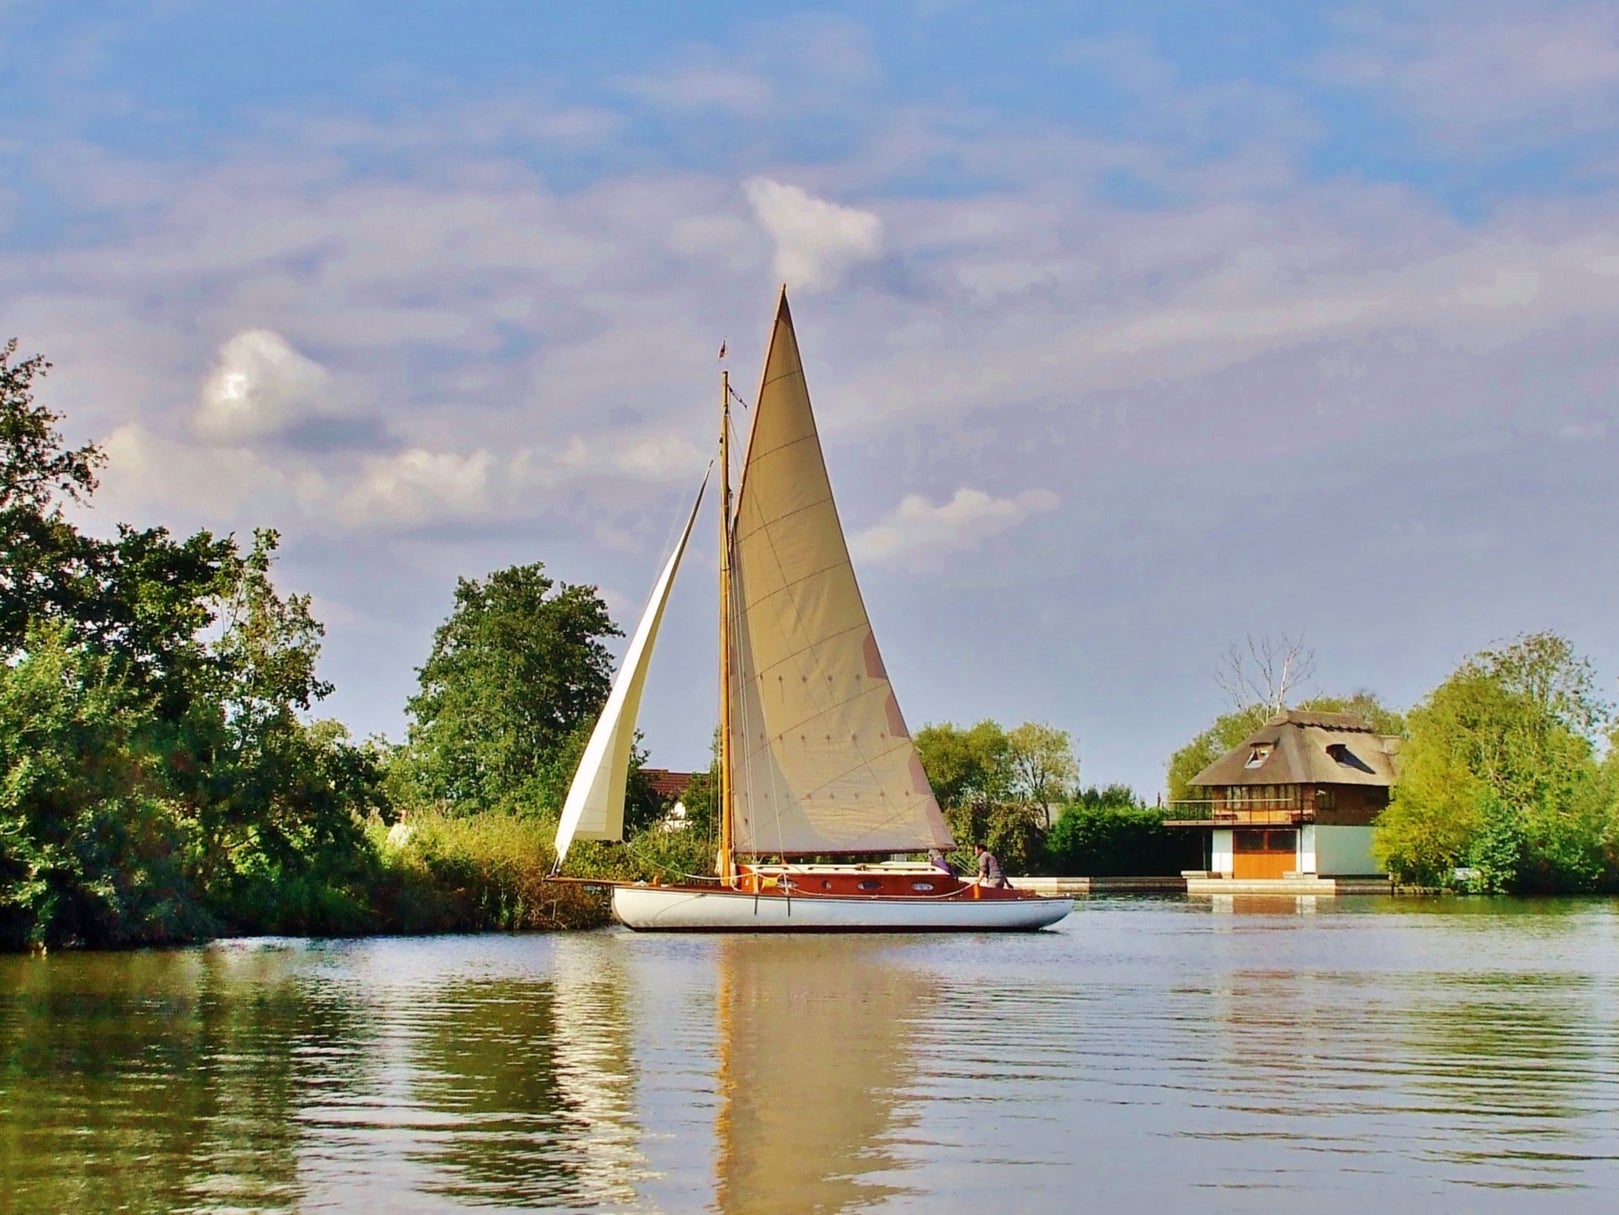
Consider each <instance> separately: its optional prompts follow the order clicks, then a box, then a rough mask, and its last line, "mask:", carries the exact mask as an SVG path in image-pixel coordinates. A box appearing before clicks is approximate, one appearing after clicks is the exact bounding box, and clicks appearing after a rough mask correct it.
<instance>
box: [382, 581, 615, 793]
mask: <svg viewBox="0 0 1619 1215" xmlns="http://www.w3.org/2000/svg"><path fill="white" fill-rule="evenodd" d="M544 569H545V567H544V566H542V565H540V564H539V563H535V564H533V565H523V566H513V567H511V568H509V569H504V570H499V571H497V572H496V573H494V574H491V575H490V576H489V577H488V578H487V579H485V580H483V581H477V580H474V579H468V578H463V579H461V580H460V582H459V583H458V584H457V585H456V589H455V609H454V610H453V611H452V612H451V614H450V616H449V618H448V619H447V620H446V621H445V622H444V623H443V624H442V625H440V626H439V628H438V630H437V632H435V633H434V635H433V648H432V653H431V654H429V656H428V659H427V661H426V662H425V663H424V664H423V665H422V666H421V667H420V668H419V671H418V674H419V677H420V688H421V690H420V691H419V692H418V693H417V694H416V695H415V696H413V697H412V698H411V699H410V701H409V705H408V709H409V712H410V715H411V718H412V721H411V725H410V735H409V753H410V763H411V767H412V770H413V774H414V779H415V782H416V784H417V786H418V787H419V788H420V789H421V791H422V792H423V793H424V794H425V795H426V796H428V797H431V798H434V799H437V800H441V801H443V802H445V803H447V804H448V805H450V806H451V807H453V808H455V809H457V810H466V811H472V810H477V809H487V808H493V807H495V806H497V805H500V804H509V803H516V802H524V801H528V800H533V799H534V798H535V797H536V795H537V791H538V790H539V789H540V788H541V784H540V783H539V782H542V781H543V779H544V777H545V775H546V773H547V771H548V769H549V768H551V767H552V766H553V765H554V764H555V762H556V760H557V758H558V755H559V754H560V753H561V752H562V751H563V750H565V749H566V748H567V746H568V744H569V740H570V738H571V737H572V736H574V734H575V731H577V730H579V729H580V728H581V726H587V728H588V722H589V721H590V720H591V719H593V718H594V717H595V715H596V714H597V713H598V712H599V711H600V709H601V706H602V704H603V702H604V701H605V700H606V698H607V692H608V689H609V688H610V686H611V678H612V657H611V655H610V654H609V653H608V651H607V647H606V646H605V645H604V644H603V642H602V639H603V638H606V637H614V636H618V635H619V630H618V629H617V628H615V627H614V626H613V623H612V621H611V620H610V619H609V618H608V615H607V607H606V605H605V604H604V603H602V601H601V598H600V597H599V596H598V595H597V593H596V589H595V588H594V587H588V586H568V585H565V584H561V585H559V584H557V583H554V582H553V581H552V580H551V579H550V578H548V577H546V575H545V572H544Z"/></svg>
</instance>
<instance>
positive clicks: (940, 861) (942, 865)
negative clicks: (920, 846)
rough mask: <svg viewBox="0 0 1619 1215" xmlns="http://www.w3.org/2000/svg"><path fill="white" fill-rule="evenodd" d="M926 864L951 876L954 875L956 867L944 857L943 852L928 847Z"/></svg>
mask: <svg viewBox="0 0 1619 1215" xmlns="http://www.w3.org/2000/svg"><path fill="white" fill-rule="evenodd" d="M928 864H930V865H932V866H933V867H934V868H935V869H941V870H943V871H944V872H945V873H948V874H949V875H950V876H951V877H955V876H956V867H955V866H954V865H952V864H951V863H950V862H949V860H948V859H946V857H945V855H944V853H942V852H940V851H939V850H938V849H937V848H929V849H928Z"/></svg>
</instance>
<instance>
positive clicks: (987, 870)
mask: <svg viewBox="0 0 1619 1215" xmlns="http://www.w3.org/2000/svg"><path fill="white" fill-rule="evenodd" d="M973 851H974V852H975V853H977V854H978V884H979V885H980V886H993V887H996V888H998V889H1001V890H1005V889H1007V888H1009V887H1010V886H1011V885H1012V883H1011V882H1009V881H1007V880H1006V870H1004V869H1002V868H1001V863H1000V861H998V860H996V859H995V854H994V853H993V852H991V851H990V850H989V849H988V848H986V847H984V845H982V844H974V845H973Z"/></svg>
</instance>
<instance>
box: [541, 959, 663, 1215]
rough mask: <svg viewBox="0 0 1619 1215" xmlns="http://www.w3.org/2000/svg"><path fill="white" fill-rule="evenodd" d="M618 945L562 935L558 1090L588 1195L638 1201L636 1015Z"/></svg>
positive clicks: (642, 1169)
mask: <svg viewBox="0 0 1619 1215" xmlns="http://www.w3.org/2000/svg"><path fill="white" fill-rule="evenodd" d="M617 944H618V942H616V941H614V940H613V939H611V938H609V937H604V936H601V935H599V934H592V935H569V934H560V935H559V936H558V937H557V938H556V943H555V951H554V953H553V955H552V960H551V977H552V991H553V999H554V1004H553V1015H554V1017H555V1037H554V1042H555V1053H554V1059H555V1067H556V1080H557V1088H558V1089H559V1091H560V1092H561V1095H562V1099H563V1103H564V1105H565V1106H566V1108H567V1109H568V1111H569V1114H570V1116H571V1120H572V1122H573V1128H572V1131H571V1133H570V1135H569V1139H570V1141H571V1149H570V1151H571V1154H572V1155H573V1156H574V1157H575V1158H576V1159H577V1160H578V1162H579V1163H578V1165H577V1170H578V1171H577V1174H576V1179H577V1182H578V1186H579V1189H580V1190H581V1191H582V1194H581V1197H583V1198H587V1199H588V1200H589V1201H590V1202H592V1203H606V1204H620V1203H631V1202H633V1200H634V1199H635V1197H636V1191H637V1184H638V1182H639V1181H640V1180H641V1179H642V1178H643V1177H644V1176H645V1175H646V1171H647V1167H646V1161H645V1158H644V1157H643V1155H642V1153H641V1148H640V1140H641V1126H640V1121H639V1118H638V1116H637V1112H636V1107H635V1099H636V1094H635V1071H634V1058H633V1056H632V1054H631V1050H630V1028H631V1026H630V1012H629V998H628V995H627V993H626V983H625V975H624V973H623V958H622V951H621V950H619V949H616V948H614V946H616V945H617Z"/></svg>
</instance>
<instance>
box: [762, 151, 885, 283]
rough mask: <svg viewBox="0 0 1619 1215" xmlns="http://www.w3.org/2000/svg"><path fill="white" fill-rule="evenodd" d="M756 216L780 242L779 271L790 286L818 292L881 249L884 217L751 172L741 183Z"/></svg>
mask: <svg viewBox="0 0 1619 1215" xmlns="http://www.w3.org/2000/svg"><path fill="white" fill-rule="evenodd" d="M742 189H743V191H744V192H745V193H746V194H747V196H748V204H749V205H750V206H751V207H752V208H753V214H754V216H755V217H756V218H757V219H758V220H759V222H760V224H762V225H763V226H764V229H765V231H767V232H769V233H770V235H771V237H772V239H774V240H775V242H776V262H775V265H776V273H777V274H778V275H779V276H780V277H781V278H783V279H785V280H786V282H787V285H788V286H789V287H795V288H798V289H799V290H801V291H818V290H821V289H822V288H825V287H831V286H833V285H835V284H836V283H837V281H838V280H839V279H840V278H842V277H843V273H844V271H846V270H847V269H849V267H851V266H853V265H855V264H856V263H858V262H862V261H869V260H870V259H871V258H874V257H876V256H877V254H878V253H879V252H880V251H881V249H882V234H883V228H882V221H881V220H879V219H878V218H877V217H876V216H875V215H873V214H872V213H871V212H870V211H860V210H856V209H855V208H853V207H843V206H839V205H838V204H837V203H832V202H827V201H826V200H825V199H822V198H816V197H815V196H814V195H812V194H809V193H807V192H806V191H804V190H801V189H800V188H799V187H797V186H790V185H785V184H783V183H782V182H779V181H772V180H771V179H770V178H768V177H751V178H749V179H748V180H747V181H745V182H743V183H742Z"/></svg>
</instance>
